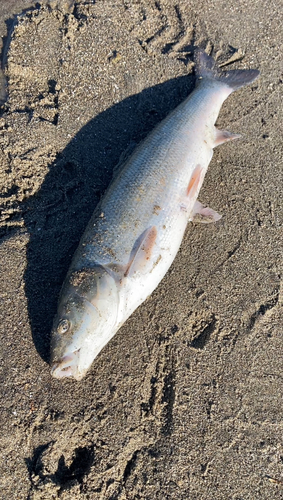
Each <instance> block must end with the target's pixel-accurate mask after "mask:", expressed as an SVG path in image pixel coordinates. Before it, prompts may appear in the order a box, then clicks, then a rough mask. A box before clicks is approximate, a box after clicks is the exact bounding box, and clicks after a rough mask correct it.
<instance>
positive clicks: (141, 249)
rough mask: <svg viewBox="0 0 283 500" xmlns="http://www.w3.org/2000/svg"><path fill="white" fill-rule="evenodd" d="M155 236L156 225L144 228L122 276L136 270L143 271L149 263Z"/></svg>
mask: <svg viewBox="0 0 283 500" xmlns="http://www.w3.org/2000/svg"><path fill="white" fill-rule="evenodd" d="M156 238H157V228H156V226H152V227H149V228H148V229H146V230H145V231H144V232H143V233H142V234H141V236H140V237H139V238H138V239H137V240H136V242H135V244H134V246H133V249H132V251H131V255H130V260H129V263H128V265H127V266H126V269H125V273H124V276H125V277H126V276H133V274H135V273H136V272H137V271H139V272H144V271H145V270H146V268H147V266H148V265H149V264H150V258H151V255H152V251H153V247H154V244H155V241H156Z"/></svg>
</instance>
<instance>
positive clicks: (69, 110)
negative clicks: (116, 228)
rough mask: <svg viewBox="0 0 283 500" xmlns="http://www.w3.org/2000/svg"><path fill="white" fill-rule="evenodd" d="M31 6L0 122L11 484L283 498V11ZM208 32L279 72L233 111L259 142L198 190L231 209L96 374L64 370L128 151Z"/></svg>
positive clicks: (54, 489)
mask: <svg viewBox="0 0 283 500" xmlns="http://www.w3.org/2000/svg"><path fill="white" fill-rule="evenodd" d="M28 4H30V2H24V1H22V2H20V1H18V2H10V7H11V8H10V7H9V9H8V8H7V9H6V10H5V8H4V7H5V2H3V4H2V5H1V9H2V10H1V13H2V21H1V27H0V29H1V35H2V36H7V32H5V30H6V24H5V23H4V22H3V19H4V17H5V18H10V19H12V15H14V14H15V13H16V12H18V13H19V14H20V13H21V12H22V10H23V9H26V10H25V13H24V14H23V15H21V16H20V17H18V18H17V22H15V23H14V27H13V29H12V31H11V36H10V39H9V43H8V45H6V49H5V50H6V57H5V75H6V78H7V80H8V96H9V97H8V100H7V102H6V103H5V104H4V105H3V106H2V111H1V116H0V179H1V183H0V189H1V191H0V209H1V212H0V237H1V240H0V262H1V267H0V309H1V318H2V321H1V324H0V335H1V365H0V370H1V371H0V373H1V388H0V390H1V396H2V398H1V400H2V404H1V409H0V422H1V437H0V444H1V462H2V463H1V476H0V496H1V498H3V499H9V500H11V499H25V500H27V499H29V500H41V499H46V500H47V499H48V500H49V499H52V498H60V499H63V500H73V499H74V500H75V499H78V498H80V499H91V500H96V499H97V500H98V499H99V500H104V499H107V500H116V499H117V500H118V499H119V500H126V499H127V500H132V499H147V500H153V499H158V500H164V499H176V500H188V499H189V500H228V499H229V500H230V499H231V500H240V499H241V500H270V499H276V500H277V499H283V459H282V457H283V448H282V434H283V420H282V373H283V370H282V368H283V361H282V360H283V356H282V354H283V348H282V330H283V328H282V319H283V314H282V286H281V282H282V244H283V231H282V220H283V218H282V217H283V209H282V182H283V173H282V146H281V141H282V139H281V138H282V132H283V131H282V61H281V58H282V35H281V26H282V21H283V20H282V7H280V6H279V4H277V3H276V2H274V1H272V2H262V3H261V4H258V5H257V6H255V4H252V3H250V2H246V1H244V2H241V4H235V3H234V2H231V1H228V2H227V1H226V2H224V1H223V0H217V1H216V2H201V3H199V4H198V6H196V5H195V2H192V1H190V0H189V1H187V0H186V1H185V0H179V1H178V2H177V3H176V4H175V5H174V6H173V5H172V3H171V2H169V1H168V2H166V1H160V2H154V1H150V0H147V1H144V2H143V1H141V2H130V1H126V0H124V1H118V2H112V3H111V2H101V1H98V2H96V3H95V4H93V3H92V2H77V3H76V4H75V5H74V6H72V5H71V3H66V2H59V1H57V2H51V3H50V5H49V6H47V5H41V6H40V5H39V4H37V7H36V8H32V9H29V5H28ZM8 25H9V26H11V21H10V23H8ZM200 45H201V46H206V45H208V47H210V48H211V49H212V50H213V54H214V55H216V56H217V57H218V60H219V61H220V62H224V61H226V60H228V59H229V58H230V57H232V56H233V54H238V55H241V53H244V54H245V55H244V58H243V59H242V60H241V61H236V63H235V64H233V65H232V66H231V68H237V67H239V68H249V67H251V68H258V69H260V71H261V77H260V79H259V80H257V81H256V82H254V83H253V84H252V85H251V86H250V87H246V88H244V89H241V90H239V91H238V92H236V93H234V94H233V95H231V96H230V97H229V99H228V100H227V101H226V102H225V104H224V106H223V108H222V110H221V114H220V117H219V120H218V126H219V127H220V128H224V129H228V130H231V131H232V132H235V133H241V134H242V136H243V137H242V139H241V140H239V141H237V142H236V141H233V142H231V143H227V144H225V145H222V146H221V147H219V148H217V149H216V150H215V154H214V157H213V160H212V162H211V164H210V167H209V171H208V174H207V177H206V179H205V183H204V185H203V188H202V190H201V193H200V201H202V202H203V203H205V204H207V205H208V206H211V207H212V208H213V209H215V210H217V212H219V213H221V214H223V218H222V220H221V221H220V222H219V223H217V224H208V225H202V224H195V225H194V224H191V225H189V227H188V230H187V232H186V236H185V238H184V241H183V244H182V247H181V249H180V251H179V254H178V256H177V258H176V260H175V262H174V264H173V266H172V267H171V269H170V270H169V272H168V273H167V275H166V277H165V278H164V279H163V281H162V283H161V284H160V286H159V287H158V288H157V290H156V291H155V292H154V294H153V295H152V296H151V297H150V298H149V299H148V300H147V301H146V302H145V303H144V304H143V305H142V306H141V307H140V308H139V309H138V310H137V311H136V312H135V313H134V314H133V315H132V317H131V318H130V319H129V320H128V321H127V323H126V324H125V325H124V326H123V328H122V329H121V330H120V331H119V332H118V333H117V334H116V335H115V337H114V338H113V339H112V340H111V342H110V343H109V344H108V345H107V346H106V347H105V348H104V349H103V351H102V352H101V354H100V355H99V356H98V357H97V359H96V360H95V361H94V363H93V366H92V368H91V370H90V372H89V374H88V376H87V377H86V378H85V379H83V380H82V381H81V382H79V383H78V382H76V381H72V380H63V381H58V380H54V379H51V377H50V370H49V366H48V358H49V340H50V338H49V335H50V329H51V325H52V319H53V316H54V313H55V310H56V303H57V298H58V294H59V290H60V286H61V285H62V282H63V279H64V277H65V274H66V272H67V269H68V266H69V263H70V260H71V257H72V254H73V252H74V250H75V249H76V246H77V245H78V242H79V239H80V236H81V234H82V232H83V230H84V228H85V226H86V224H87V222H88V219H89V218H90V216H91V214H92V212H93V209H94V207H95V205H96V203H97V202H98V200H99V198H100V196H101V194H102V193H103V192H104V190H105V189H106V187H107V185H108V184H109V182H110V180H111V177H112V172H113V169H114V167H115V165H116V164H117V162H118V161H119V158H120V156H121V154H122V153H123V152H124V151H125V150H127V148H129V147H131V146H132V144H135V143H138V142H140V141H141V140H142V139H143V138H144V137H145V136H146V135H147V134H148V133H149V131H150V130H152V128H153V127H154V126H155V125H156V124H157V123H158V122H159V121H160V120H161V119H162V118H163V117H164V116H166V115H167V114H168V112H170V110H171V109H173V108H174V107H176V106H177V105H178V104H179V103H180V102H181V101H182V100H183V99H184V98H185V97H186V96H187V95H188V93H189V92H191V90H192V89H193V86H194V75H193V65H192V53H193V51H194V48H195V47H196V46H200ZM237 51H239V52H237ZM241 51H242V52H241ZM236 59H237V57H236Z"/></svg>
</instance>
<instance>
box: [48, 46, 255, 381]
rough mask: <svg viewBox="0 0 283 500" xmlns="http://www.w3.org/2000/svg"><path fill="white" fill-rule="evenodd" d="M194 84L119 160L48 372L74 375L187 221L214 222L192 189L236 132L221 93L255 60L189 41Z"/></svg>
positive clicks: (67, 298)
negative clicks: (228, 64)
mask: <svg viewBox="0 0 283 500" xmlns="http://www.w3.org/2000/svg"><path fill="white" fill-rule="evenodd" d="M195 73H196V87H195V89H194V90H193V92H192V93H191V94H190V95H189V96H188V97H187V98H186V100H185V101H184V102H182V103H181V104H180V105H179V106H178V107H177V108H176V109H174V110H173V111H172V112H171V113H170V114H169V115H168V116H167V117H166V118H165V119H164V120H163V121H162V122H160V123H159V124H158V125H157V126H156V128H155V129H154V130H153V131H152V132H151V133H150V134H149V135H148V136H147V137H146V139H145V140H144V141H143V142H142V143H141V144H140V145H138V146H137V147H136V149H135V150H134V152H133V153H132V155H131V156H130V157H129V158H128V159H127V160H126V161H125V164H124V165H123V166H122V167H121V168H119V170H118V172H117V175H116V177H114V179H113V181H112V182H111V183H110V186H109V188H108V189H107V191H106V193H105V195H104V196H103V197H102V199H101V201H100V202H99V204H98V205H97V207H96V209H95V211H94V213H93V216H92V218H91V219H90V221H89V223H88V225H87V227H86V230H85V232H84V234H83V236H82V238H81V241H80V243H79V246H78V248H77V250H76V252H75V254H74V257H73V260H72V262H71V265H70V268H69V271H68V273H67V276H66V279H65V281H64V283H63V286H62V289H61V293H60V297H59V301H58V310H57V314H56V316H55V318H54V323H53V328H52V333H51V356H50V360H51V374H52V376H53V377H55V378H58V379H61V378H65V377H73V378H74V379H76V380H81V379H82V378H83V377H84V376H85V375H86V373H87V371H88V370H89V368H90V367H91V365H92V362H93V360H94V359H95V358H96V356H97V355H98V354H99V353H100V351H101V350H102V349H103V347H104V346H105V345H106V344H107V343H108V342H109V341H110V339H111V338H112V337H113V336H114V335H115V333H116V332H117V331H118V330H119V328H120V327H121V326H122V325H123V324H124V323H125V321H126V320H127V319H128V318H129V316H130V315H131V314H132V313H133V312H134V311H135V310H136V309H137V308H138V307H139V306H140V305H141V304H142V303H143V302H144V301H145V299H146V298H147V297H149V296H150V295H151V293H152V292H153V291H154V290H155V288H156V287H157V285H158V284H159V283H160V281H161V280H162V278H163V277H164V276H165V274H166V272H167V271H168V269H169V267H170V266H171V264H172V263H173V261H174V258H175V256H176V254H177V252H178V250H179V247H180V245H181V242H182V239H183V236H184V233H185V230H186V227H187V224H188V222H189V221H194V220H200V221H201V222H205V223H207V222H215V221H218V220H219V219H220V218H221V215H219V214H218V213H217V212H216V211H215V210H213V209H211V208H209V207H206V206H204V205H202V204H201V203H200V202H199V201H198V195H199V191H200V188H201V186H202V183H203V180H204V177H205V174H206V171H207V168H208V165H209V163H210V161H211V158H212V156H213V149H214V148H215V147H216V146H218V145H220V144H222V143H225V142H226V141H230V140H233V139H237V138H238V137H239V135H238V134H233V133H231V132H228V131H226V130H218V129H217V128H216V127H215V122H216V119H217V116H218V114H219V111H220V108H221V106H222V104H223V102H224V101H225V99H226V98H227V97H228V96H229V95H230V94H231V93H232V92H233V91H234V90H237V89H238V88H240V87H243V86H245V85H247V84H250V83H252V82H253V81H254V80H255V79H256V78H257V77H258V75H259V71H258V70H257V69H248V70H245V69H244V70H230V71H221V70H220V69H219V68H218V67H217V65H216V63H215V61H214V59H213V57H211V56H209V55H207V54H206V52H205V51H202V50H200V49H199V50H198V51H196V57H195Z"/></svg>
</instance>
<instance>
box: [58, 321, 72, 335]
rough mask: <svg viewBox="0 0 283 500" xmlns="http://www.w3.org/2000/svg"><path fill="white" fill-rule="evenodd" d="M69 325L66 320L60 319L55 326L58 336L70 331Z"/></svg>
mask: <svg viewBox="0 0 283 500" xmlns="http://www.w3.org/2000/svg"><path fill="white" fill-rule="evenodd" d="M70 326H71V323H70V321H68V320H67V319H61V320H60V321H59V323H58V326H57V332H58V333H60V334H64V333H67V331H68V330H69V329H70Z"/></svg>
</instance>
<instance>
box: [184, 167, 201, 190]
mask: <svg viewBox="0 0 283 500" xmlns="http://www.w3.org/2000/svg"><path fill="white" fill-rule="evenodd" d="M201 173H202V167H201V165H200V164H198V165H197V166H196V168H195V169H194V171H193V173H192V177H191V179H190V182H189V184H188V187H187V196H190V197H193V196H194V195H195V193H196V192H197V190H198V188H199V186H200V183H201Z"/></svg>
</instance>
